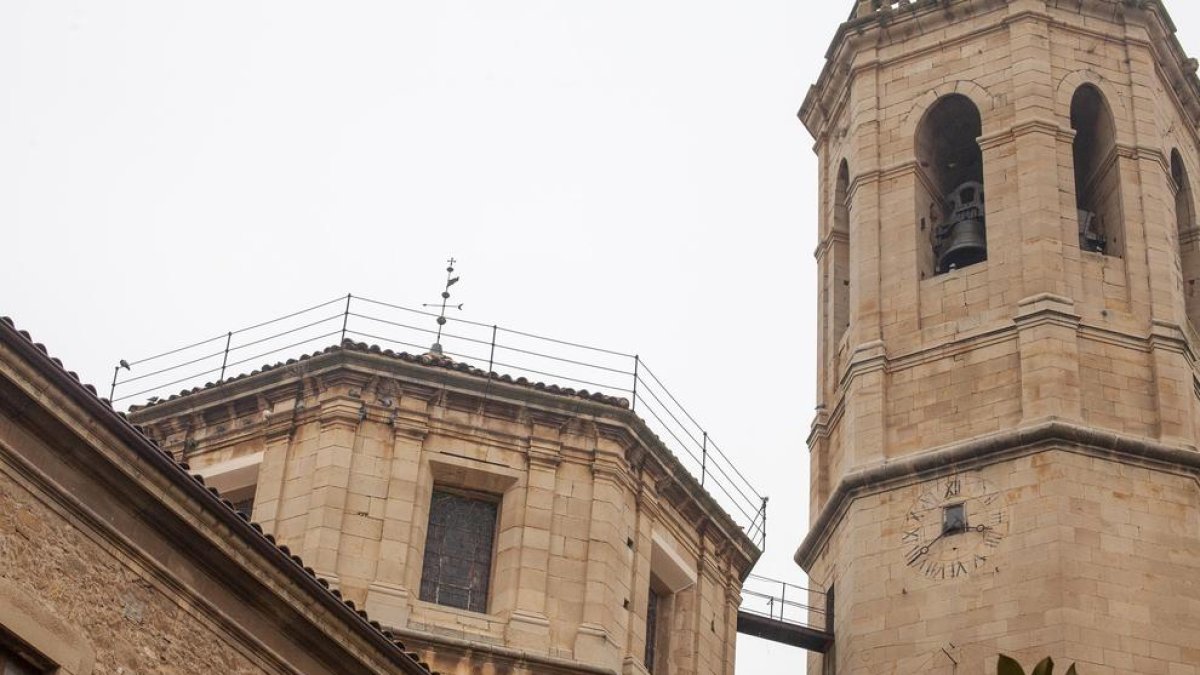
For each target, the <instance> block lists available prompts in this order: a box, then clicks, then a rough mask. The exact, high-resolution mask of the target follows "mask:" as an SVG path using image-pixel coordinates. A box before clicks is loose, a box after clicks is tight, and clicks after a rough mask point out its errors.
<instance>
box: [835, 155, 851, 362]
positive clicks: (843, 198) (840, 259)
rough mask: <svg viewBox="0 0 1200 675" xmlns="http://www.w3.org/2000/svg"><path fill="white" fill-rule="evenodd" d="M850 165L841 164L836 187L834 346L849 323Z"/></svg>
mask: <svg viewBox="0 0 1200 675" xmlns="http://www.w3.org/2000/svg"><path fill="white" fill-rule="evenodd" d="M849 198H850V165H849V164H847V163H846V160H844V159H843V160H842V164H841V166H840V167H838V175H837V183H836V184H835V186H834V189H833V229H834V232H835V233H836V235H835V236H834V246H833V279H832V280H831V281H832V284H833V290H832V294H833V316H832V319H833V336H834V341H833V347H834V349H836V348H837V346H838V344H839V343H840V342H841V341H842V336H844V335H845V334H846V329H847V328H849V327H850V202H849V201H848V200H849Z"/></svg>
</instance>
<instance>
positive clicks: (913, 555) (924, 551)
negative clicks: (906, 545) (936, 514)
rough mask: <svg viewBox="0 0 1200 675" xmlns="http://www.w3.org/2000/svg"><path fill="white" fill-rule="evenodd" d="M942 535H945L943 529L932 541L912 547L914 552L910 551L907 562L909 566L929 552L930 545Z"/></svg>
mask: <svg viewBox="0 0 1200 675" xmlns="http://www.w3.org/2000/svg"><path fill="white" fill-rule="evenodd" d="M944 536H946V533H945V532H944V531H943V532H942V533H941V534H939V535H938V536H936V537H934V538H933V541H931V542H929V543H928V544H925V545H923V546H921V547H920V548H917V549H913V550H914V551H915V553H911V555H910V558H909V561H908V564H909V565H910V566H912V565H915V564H917V561H918V560H920V559H921V558H923V557H925V556H926V555H928V554H929V549H930V547H932V546H933V545H934V544H936V543H937V542H938V539H941V538H942V537H944Z"/></svg>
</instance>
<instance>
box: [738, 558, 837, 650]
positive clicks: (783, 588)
mask: <svg viewBox="0 0 1200 675" xmlns="http://www.w3.org/2000/svg"><path fill="white" fill-rule="evenodd" d="M737 629H738V632H739V633H742V634H744V635H750V636H753V637H757V638H762V639H764V640H771V641H772V642H779V643H781V644H785V645H791V646H793V647H799V648H801V649H806V650H808V651H811V652H820V653H822V654H824V653H825V652H827V651H828V650H829V648H830V646H832V645H833V594H832V593H824V592H822V591H818V590H815V589H811V588H802V587H800V586H795V585H793V584H788V583H785V582H782V581H777V580H775V579H768V578H766V577H760V576H757V575H753V574H752V575H750V577H749V578H747V579H746V583H745V584H744V585H743V587H742V606H741V608H740V609H738V622H737Z"/></svg>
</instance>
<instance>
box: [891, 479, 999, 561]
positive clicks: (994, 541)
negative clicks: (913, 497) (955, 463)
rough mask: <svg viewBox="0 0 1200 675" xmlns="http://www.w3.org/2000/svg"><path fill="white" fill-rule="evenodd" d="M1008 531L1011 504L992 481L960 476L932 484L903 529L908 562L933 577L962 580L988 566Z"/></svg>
mask: <svg viewBox="0 0 1200 675" xmlns="http://www.w3.org/2000/svg"><path fill="white" fill-rule="evenodd" d="M1007 534H1008V507H1007V504H1006V503H1005V499H1004V495H1002V494H1001V493H1000V492H999V491H998V490H997V489H996V488H995V487H994V486H992V484H991V483H988V482H987V481H986V480H984V479H983V478H980V477H979V476H977V475H974V474H955V475H952V476H949V477H947V478H942V479H939V480H937V481H934V482H932V483H928V484H926V485H925V486H924V487H923V488H922V491H921V494H920V496H919V497H918V498H917V501H916V502H914V503H913V505H912V507H911V508H910V509H909V511H908V515H907V516H905V519H904V526H903V528H902V531H901V533H900V538H901V544H902V545H903V547H904V549H903V550H904V556H905V562H906V563H907V564H908V567H909V568H910V569H912V570H914V571H915V572H916V573H918V574H921V575H922V576H925V577H927V578H929V579H933V580H936V581H942V580H944V579H960V578H964V577H966V576H968V575H970V574H971V573H973V572H975V571H977V570H981V569H985V568H986V566H987V564H988V559H989V558H990V557H991V556H992V554H993V552H994V551H995V549H996V548H997V547H998V546H999V545H1000V542H1001V541H1003V540H1004V537H1005V536H1006V535H1007Z"/></svg>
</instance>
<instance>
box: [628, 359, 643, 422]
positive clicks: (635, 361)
mask: <svg viewBox="0 0 1200 675" xmlns="http://www.w3.org/2000/svg"><path fill="white" fill-rule="evenodd" d="M641 365H642V357H641V356H638V355H637V354H634V356H633V391H632V392H630V393H632V394H633V401H632V402H630V405H631V406H632V409H633V411H634V412H637V384H638V369H639V368H640V367H641Z"/></svg>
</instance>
